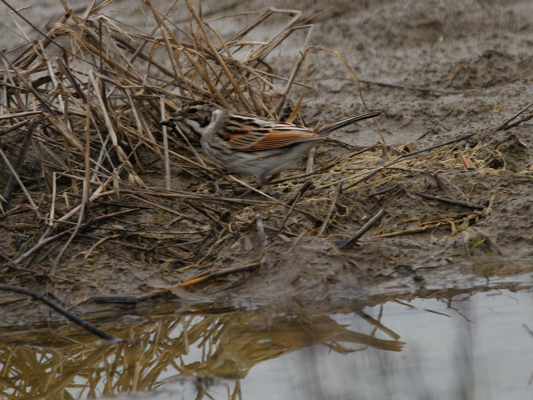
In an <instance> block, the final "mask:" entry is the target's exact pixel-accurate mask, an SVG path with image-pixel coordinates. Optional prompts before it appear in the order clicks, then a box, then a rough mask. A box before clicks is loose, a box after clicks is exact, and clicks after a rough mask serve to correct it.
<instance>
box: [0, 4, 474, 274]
mask: <svg viewBox="0 0 533 400" xmlns="http://www.w3.org/2000/svg"><path fill="white" fill-rule="evenodd" d="M109 3H110V2H104V3H102V4H100V5H99V6H97V7H94V5H93V7H92V8H89V9H88V10H86V11H85V12H84V16H80V15H78V14H76V13H75V12H74V11H72V10H71V9H68V8H67V7H66V6H65V10H66V11H65V14H64V16H63V18H62V19H61V21H59V22H58V23H56V24H55V25H54V26H53V28H52V29H51V30H50V31H48V32H46V33H44V32H39V39H38V40H37V41H35V42H33V43H30V44H29V46H28V48H27V49H26V50H25V51H24V52H23V53H22V54H21V55H20V56H19V57H17V58H16V59H14V60H10V59H9V57H7V56H6V55H5V54H0V58H1V59H2V63H3V66H4V69H3V70H2V77H3V78H2V82H1V87H2V94H3V101H2V104H0V107H1V110H0V142H1V145H2V146H1V149H0V155H1V156H2V163H3V164H2V165H3V168H4V171H5V172H4V174H5V175H6V176H9V177H10V178H9V181H6V182H4V183H2V189H3V190H2V193H3V199H1V200H0V205H1V206H2V210H1V212H2V215H1V216H0V218H3V219H6V218H7V217H11V216H14V215H18V216H20V215H25V216H26V219H24V223H26V224H28V221H31V227H30V226H28V230H27V231H26V234H27V236H28V240H27V242H26V243H25V244H23V245H22V246H21V247H20V248H18V249H15V248H13V247H11V248H9V251H5V253H4V255H3V256H4V257H5V261H6V263H5V264H4V265H5V267H6V268H14V270H16V271H18V272H21V271H22V272H24V273H28V271H33V272H31V273H30V275H31V276H33V275H35V268H33V267H29V266H30V264H33V265H40V264H41V263H43V262H44V261H46V262H47V263H49V264H51V267H46V268H45V274H49V275H51V276H54V275H55V274H56V272H57V271H58V268H61V267H63V268H64V269H63V270H62V271H63V272H64V273H66V272H67V271H68V265H67V263H63V264H62V262H61V261H62V258H63V256H64V255H65V254H66V253H68V254H69V257H70V259H72V258H74V257H80V256H83V260H87V259H89V258H91V257H92V256H93V255H95V254H97V253H98V252H99V251H101V249H102V248H106V247H105V246H108V247H107V251H110V253H109V254H110V256H111V257H113V256H114V255H113V252H112V251H113V247H115V246H120V248H123V249H126V250H127V252H130V253H132V254H133V253H141V254H143V257H144V259H145V261H146V262H147V264H148V265H150V266H153V265H157V266H158V271H159V272H169V271H171V270H172V271H173V270H175V269H176V268H178V269H180V271H181V272H182V273H185V272H186V271H190V272H188V273H189V277H190V276H192V278H191V279H192V281H194V282H196V281H197V280H198V279H203V277H205V276H211V275H210V272H209V271H203V269H204V268H205V267H206V266H211V265H213V263H214V264H215V265H218V266H224V263H225V261H224V260H225V258H226V259H227V260H229V261H234V260H235V258H236V257H237V256H236V254H240V255H244V257H243V263H244V265H250V267H252V266H255V265H256V264H257V263H256V261H255V260H250V258H254V257H255V256H251V255H250V254H253V250H254V249H256V248H257V243H261V242H262V241H259V242H256V243H254V241H253V240H251V239H249V238H248V236H250V235H249V234H250V232H251V231H254V229H255V227H256V225H257V226H259V225H261V227H262V228H261V229H264V231H266V232H267V235H270V236H271V237H274V238H280V239H281V240H283V241H288V240H290V238H291V237H297V236H299V235H301V234H302V233H303V234H308V235H309V234H311V235H313V234H316V232H317V230H318V234H319V235H322V234H324V233H325V232H327V231H328V229H330V228H331V229H332V230H333V231H334V232H335V233H336V234H349V233H350V232H347V230H346V229H347V227H346V226H344V228H343V222H342V221H340V222H339V221H336V220H335V219H334V218H333V217H332V211H333V210H334V208H335V206H336V202H337V198H338V194H339V191H340V188H341V186H339V183H343V185H344V190H345V191H346V190H348V193H350V191H351V190H353V189H352V188H355V186H356V185H358V187H359V189H360V188H361V187H362V186H361V185H366V186H364V187H365V188H370V187H371V186H373V187H376V186H379V185H380V184H385V183H386V182H388V181H394V180H398V179H400V178H401V177H402V176H405V174H406V173H409V171H411V172H412V171H414V170H424V169H425V167H424V163H426V162H427V161H428V160H427V158H426V156H427V153H426V154H421V155H420V157H418V158H416V157H412V158H411V156H414V155H416V154H411V155H409V156H405V155H400V156H399V157H398V158H397V159H394V160H392V161H389V162H388V163H386V164H385V165H381V166H380V165H379V163H380V155H379V154H378V152H377V151H376V148H377V146H372V147H370V148H368V149H365V151H355V152H352V153H347V154H345V155H343V156H341V157H340V158H339V159H336V160H334V161H333V162H331V163H328V164H327V165H323V166H322V167H320V168H319V169H318V170H317V171H315V172H314V173H308V174H301V175H299V176H296V177H292V178H290V180H287V178H284V179H282V180H279V181H278V184H279V186H278V189H280V190H281V192H280V196H276V197H278V198H274V197H272V196H269V195H264V197H260V199H259V200H257V199H238V198H236V197H235V196H233V195H231V194H230V193H231V192H229V191H227V190H226V188H225V187H223V185H222V184H221V182H219V183H220V185H217V188H216V191H215V193H213V191H214V188H213V185H212V182H213V181H214V179H213V177H214V176H217V174H219V175H218V176H222V175H221V174H220V172H219V170H218V169H216V167H215V166H213V165H212V164H210V163H209V162H208V160H205V159H204V158H203V156H202V155H201V152H199V151H198V146H197V143H194V139H195V138H190V137H188V136H186V135H183V136H181V137H173V136H170V135H169V134H168V133H167V131H166V128H162V127H161V126H160V124H159V121H160V120H161V119H163V118H165V117H166V116H167V115H168V114H169V113H170V112H172V111H173V110H174V109H176V107H178V106H179V104H180V103H181V102H182V101H184V100H190V99H206V100H210V101H213V102H216V103H218V104H220V105H222V106H224V107H227V108H230V109H237V110H240V111H243V112H249V113H254V114H260V115H266V116H270V117H272V118H281V117H282V115H285V117H286V118H287V120H289V121H294V120H295V119H296V118H297V117H298V114H299V112H300V105H301V102H302V98H303V94H304V90H305V88H306V84H305V78H306V74H307V62H306V60H308V55H309V51H312V50H319V51H322V50H324V49H320V48H308V47H306V44H304V46H303V51H302V52H300V53H299V54H297V55H295V58H296V61H295V64H294V67H293V68H292V72H291V74H290V75H289V76H288V77H281V76H277V75H276V73H275V71H274V70H273V68H272V67H271V66H270V65H269V63H268V57H269V55H270V54H271V53H272V51H273V50H274V49H276V48H277V47H278V46H279V45H280V44H281V43H282V42H283V41H284V40H286V39H287V38H288V37H289V36H290V35H291V34H292V33H294V32H295V31H297V30H302V29H309V28H310V25H309V24H308V23H309V19H308V18H305V17H304V16H303V15H302V13H301V12H299V11H287V10H275V9H266V10H262V11H259V12H257V18H256V19H255V20H254V21H253V22H252V23H250V24H249V25H248V26H246V27H245V28H243V29H241V30H240V31H239V32H237V33H236V34H234V35H232V36H231V37H229V38H223V37H222V35H221V34H220V33H219V32H217V31H216V30H215V29H214V27H213V26H212V24H211V23H209V22H206V21H205V20H203V19H202V17H201V13H200V12H199V11H198V10H196V9H195V8H194V7H193V6H192V5H191V3H190V2H188V1H187V2H186V10H184V12H186V13H187V15H188V25H189V27H188V29H183V28H182V27H181V26H180V25H176V24H174V23H173V22H172V20H171V19H170V18H168V17H167V15H168V14H169V13H170V11H171V10H172V7H170V8H169V9H168V10H167V11H166V12H161V11H160V10H158V9H156V8H155V7H154V6H153V5H152V4H151V3H150V2H146V4H148V5H149V7H150V10H151V12H152V14H153V16H154V18H155V20H156V21H157V22H156V24H155V26H154V27H153V28H152V30H151V31H150V32H148V33H147V32H141V31H139V30H137V29H134V28H131V27H128V26H126V25H123V24H119V23H117V21H114V20H112V19H110V18H109V17H106V16H105V15H103V14H100V11H101V10H102V9H103V7H104V6H106V5H107V4H109ZM175 4H176V3H174V5H175ZM174 5H173V6H174ZM280 14H281V15H285V16H288V22H287V24H286V26H285V27H284V29H282V30H281V31H280V32H278V33H274V34H273V35H272V37H271V38H270V39H269V40H267V41H264V42H255V41H250V40H248V39H247V34H249V33H250V32H251V31H253V30H254V29H257V28H258V27H260V26H261V24H262V23H264V21H266V20H267V19H268V18H271V17H273V16H278V15H280ZM178 37H183V38H185V39H179V38H178ZM330 53H333V54H332V57H333V58H335V57H336V58H337V59H338V60H339V61H340V62H341V63H342V64H343V65H344V66H345V67H346V69H347V71H348V73H349V75H350V76H351V77H352V78H353V79H354V81H355V82H356V83H358V81H357V77H356V76H355V74H354V73H353V71H352V70H351V69H350V68H349V67H348V65H347V64H346V62H345V60H344V59H343V58H342V56H341V55H340V54H338V53H335V52H330ZM298 78H300V79H301V81H300V82H299V81H298ZM295 88H297V90H296V92H295V93H293V92H294V89H295ZM289 98H292V99H293V100H294V104H293V105H292V106H291V107H287V104H289ZM462 139H464V138H462ZM462 139H461V140H462ZM455 142H457V141H451V142H450V144H451V143H455ZM429 150H432V149H429ZM431 154H433V155H432V157H437V158H440V159H443V160H447V159H448V157H447V156H446V154H444V153H442V151H440V153H439V152H433V153H431ZM415 160H417V161H415ZM154 166H156V167H154ZM154 168H162V169H163V170H164V171H165V173H164V180H163V181H162V182H164V185H163V184H162V183H161V181H160V182H159V185H155V184H154V183H153V182H154V181H155V180H153V179H154V178H153V174H150V173H151V172H153V170H154ZM171 171H173V174H174V176H172V175H171ZM176 174H178V175H179V176H178V177H176ZM309 177H311V178H312V179H313V180H314V188H312V189H310V190H309V187H307V188H306V190H307V192H306V193H305V194H302V196H301V197H299V198H298V199H297V201H296V202H290V201H287V200H289V199H291V198H293V196H294V193H295V192H296V189H298V188H299V187H301V185H302V184H304V182H305V180H306V179H308V178H309ZM147 179H150V180H149V181H147ZM215 180H216V179H215ZM229 180H230V182H233V183H234V182H237V180H236V179H234V178H231V179H229ZM176 183H178V184H179V185H180V186H181V187H183V188H186V190H182V191H177V190H171V189H172V188H173V187H175V186H176ZM155 186H159V187H161V186H165V189H161V188H156V187H155ZM16 188H17V190H18V189H20V192H17V191H16V190H15V189H16ZM13 193H17V195H16V196H13ZM285 193H287V196H288V197H287V199H283V197H284V196H285ZM340 201H345V200H342V199H341V200H340ZM110 205H113V206H114V207H115V208H114V209H113V210H112V211H109V210H108V208H107V207H108V206H110ZM339 207H344V208H349V206H348V207H346V206H343V205H340V204H339ZM370 208H372V207H370ZM350 212H351V211H350ZM129 214H133V215H134V216H135V217H134V218H132V217H129ZM333 214H334V213H333ZM346 215H349V212H346ZM31 216H33V219H32V218H31ZM261 216H262V217H261ZM265 218H266V220H265V221H263V220H264V219H265ZM330 218H331V219H332V220H331V221H330ZM20 220H22V219H20ZM260 221H261V224H259V222H260ZM263 222H264V224H263ZM319 228H320V229H319ZM89 230H92V231H93V232H94V231H95V230H96V232H97V234H96V235H86V234H85V233H86V232H88V231H89ZM13 231H16V229H13ZM27 232H29V233H27ZM84 234H85V235H84ZM80 237H83V238H84V240H85V241H86V242H87V241H88V242H89V243H90V246H84V248H85V250H84V251H83V253H81V252H80V250H79V249H78V250H77V251H78V253H76V252H75V251H74V250H70V251H69V249H70V246H71V244H72V243H73V241H74V240H75V239H77V238H80ZM12 240H13V241H15V240H16V234H14V235H13V239H12ZM87 247H88V249H87ZM259 247H260V246H259ZM127 252H126V253H127ZM128 254H129V253H128ZM125 257H126V258H128V257H129V256H125ZM131 257H132V259H134V258H135V257H137V256H133V255H131ZM65 268H66V269H65ZM239 270H242V267H240V269H239ZM202 271H203V272H202ZM225 271H226V270H225ZM230 271H231V270H230ZM32 274H33V275H32Z"/></svg>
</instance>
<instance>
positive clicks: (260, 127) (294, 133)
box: [218, 115, 323, 152]
mask: <svg viewBox="0 0 533 400" xmlns="http://www.w3.org/2000/svg"><path fill="white" fill-rule="evenodd" d="M235 122H239V123H240V124H237V123H236V124H233V123H229V124H226V126H225V127H224V128H223V129H221V130H220V131H219V132H218V134H219V135H220V137H221V138H222V139H224V140H225V141H227V142H228V143H229V145H230V146H231V147H232V148H233V149H235V150H240V151H247V152H248V151H249V152H252V151H262V150H273V149H279V148H282V147H286V146H290V145H292V144H296V143H302V142H308V141H319V140H323V138H322V137H320V136H318V135H316V134H315V133H314V131H313V130H312V129H308V128H304V127H300V126H297V125H292V124H282V123H278V122H272V121H268V120H264V119H258V118H254V119H253V120H252V118H250V121H248V118H247V117H246V116H241V115H239V116H238V121H235ZM243 125H247V127H248V130H245V129H242V126H243Z"/></svg>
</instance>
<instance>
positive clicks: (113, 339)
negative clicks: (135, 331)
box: [0, 284, 126, 343]
mask: <svg viewBox="0 0 533 400" xmlns="http://www.w3.org/2000/svg"><path fill="white" fill-rule="evenodd" d="M0 290H3V291H6V292H13V293H19V294H24V295H26V296H30V297H32V298H34V299H36V300H39V301H41V302H42V303H44V304H46V305H47V306H48V307H50V308H52V309H54V310H55V311H57V312H58V313H59V314H61V315H63V316H64V317H65V318H67V319H68V320H70V321H72V322H74V323H75V324H76V325H79V326H81V327H82V328H83V329H85V330H86V331H88V332H90V333H92V334H94V335H96V336H98V337H99V338H102V339H105V340H107V341H110V342H113V343H122V342H125V341H126V340H124V339H119V338H116V337H114V336H111V335H110V334H108V333H107V332H105V331H103V330H101V329H99V328H97V327H96V326H94V325H92V324H90V323H88V322H87V321H84V320H82V319H81V318H78V317H77V316H75V315H74V314H72V313H71V312H69V311H67V310H65V309H64V308H63V307H61V306H60V305H58V304H56V303H54V302H53V301H52V300H50V299H48V298H46V297H45V296H42V295H40V294H38V293H35V292H33V291H31V290H28V289H25V288H22V287H19V286H11V285H2V284H0Z"/></svg>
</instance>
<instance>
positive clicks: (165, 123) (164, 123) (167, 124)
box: [159, 119, 175, 127]
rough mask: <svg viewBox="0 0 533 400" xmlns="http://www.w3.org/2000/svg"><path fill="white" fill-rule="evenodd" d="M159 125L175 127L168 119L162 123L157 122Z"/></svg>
mask: <svg viewBox="0 0 533 400" xmlns="http://www.w3.org/2000/svg"><path fill="white" fill-rule="evenodd" d="M159 123H160V124H161V125H165V126H170V127H172V126H175V124H174V122H173V121H172V120H170V119H164V120H162V121H160V122H159Z"/></svg>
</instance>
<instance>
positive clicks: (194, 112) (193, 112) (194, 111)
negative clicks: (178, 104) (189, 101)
mask: <svg viewBox="0 0 533 400" xmlns="http://www.w3.org/2000/svg"><path fill="white" fill-rule="evenodd" d="M197 112H198V109H197V108H191V109H190V110H189V113H191V114H196V113H197Z"/></svg>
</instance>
